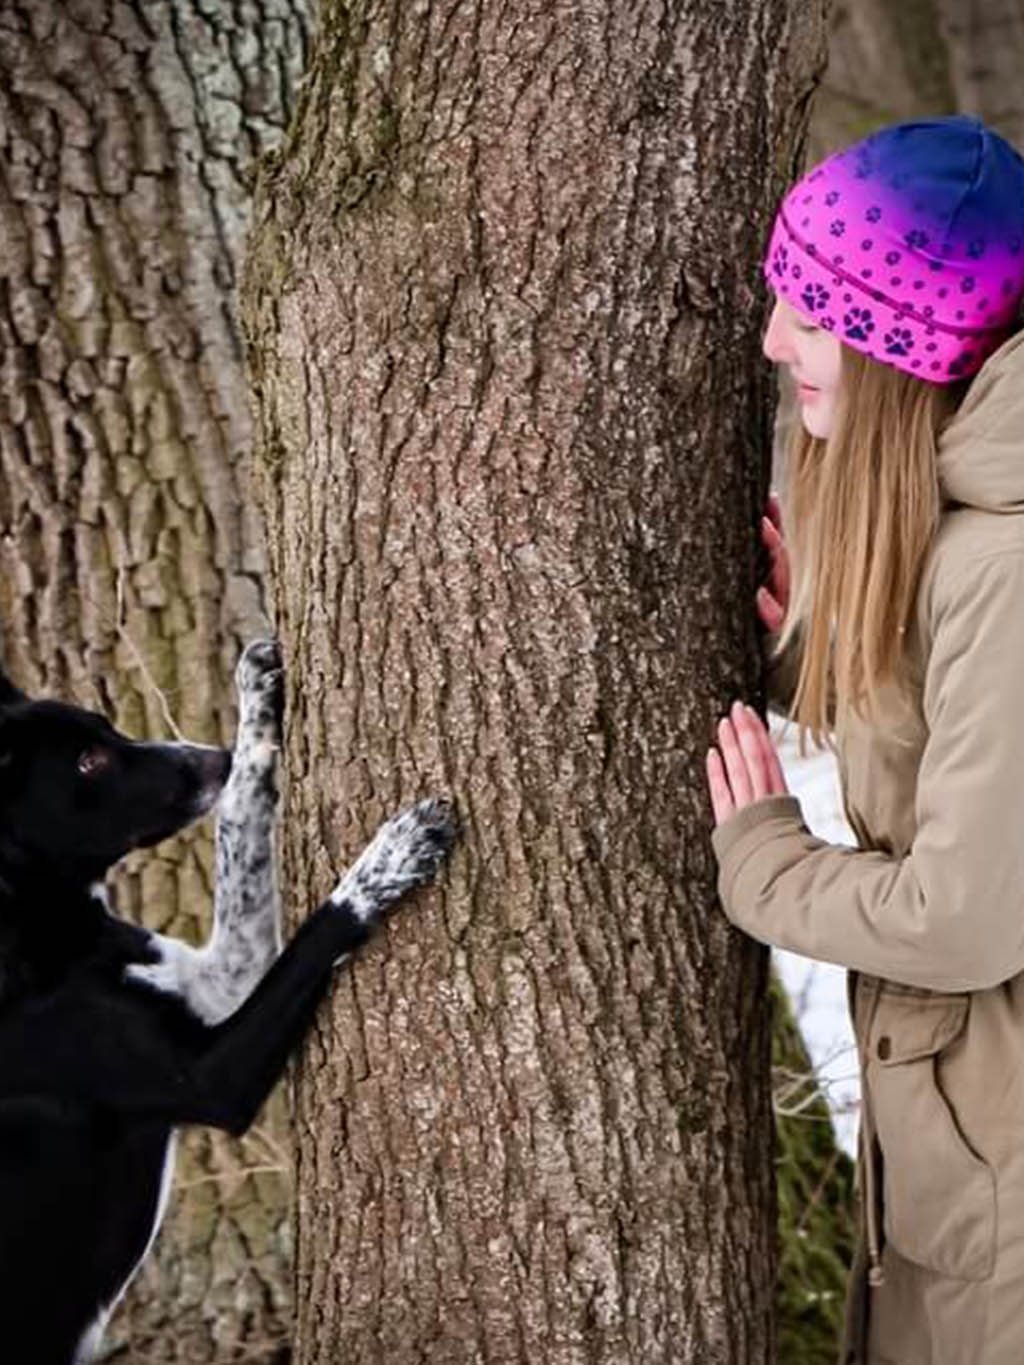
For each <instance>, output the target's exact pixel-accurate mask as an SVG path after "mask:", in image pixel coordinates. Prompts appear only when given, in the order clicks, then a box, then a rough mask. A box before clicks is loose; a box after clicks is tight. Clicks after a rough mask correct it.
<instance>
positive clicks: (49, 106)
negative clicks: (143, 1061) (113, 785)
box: [0, 0, 309, 1362]
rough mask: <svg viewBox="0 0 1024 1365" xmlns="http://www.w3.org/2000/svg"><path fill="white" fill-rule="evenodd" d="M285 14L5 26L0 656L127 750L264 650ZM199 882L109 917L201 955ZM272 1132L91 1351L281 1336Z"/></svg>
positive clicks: (189, 869) (283, 1293)
mask: <svg viewBox="0 0 1024 1365" xmlns="http://www.w3.org/2000/svg"><path fill="white" fill-rule="evenodd" d="M308 8H309V6H308V3H307V0H262V3H251V4H250V3H243V4H228V3H227V2H226V0H210V3H205V4H203V5H201V6H200V5H196V4H192V3H189V2H188V0H160V2H159V3H145V4H144V3H142V2H141V0H77V2H76V0H6V3H5V4H4V7H3V22H2V25H0V119H2V133H3V146H2V153H0V155H2V174H0V197H2V199H0V215H2V229H0V232H2V235H0V252H2V280H0V343H2V359H0V404H2V407H0V621H2V626H3V642H4V657H5V660H6V662H7V664H8V666H9V667H10V670H11V672H12V674H13V675H14V676H15V677H16V678H17V680H18V681H19V682H21V683H22V684H23V685H25V686H27V687H28V688H30V689H33V690H38V691H43V692H48V693H53V694H58V695H62V696H65V697H74V698H77V699H78V700H79V701H81V702H83V703H85V704H93V705H97V706H100V707H102V708H103V709H104V710H106V711H107V712H108V714H110V715H111V717H112V718H114V719H115V720H116V721H117V723H118V724H120V725H121V726H123V727H124V728H125V729H126V730H127V731H128V732H129V733H132V734H136V735H143V734H148V735H153V736H156V735H159V734H166V731H167V721H168V715H173V716H174V718H175V719H176V721H177V723H178V725H179V726H180V727H181V729H182V730H183V731H184V732H185V733H187V734H188V735H189V736H191V737H193V738H196V739H201V740H208V741H214V740H221V741H225V740H229V738H230V736H231V733H232V730H233V697H232V688H231V678H232V671H233V667H234V662H235V659H236V657H237V654H238V651H239V647H240V646H241V644H242V643H243V642H244V641H245V640H246V639H248V638H251V637H252V636H253V635H254V634H258V633H263V632H265V630H266V602H265V600H264V583H263V574H264V552H263V548H262V543H261V536H260V534H259V533H258V531H257V523H256V519H255V518H254V517H253V515H252V510H251V506H247V505H246V496H247V495H246V492H245V468H244V466H245V463H246V459H247V455H248V447H249V441H250V421H249V415H248V408H247V401H248V400H247V391H246V387H245V380H244V375H243V371H242V364H241V346H240V341H239V337H238V332H237V326H236V315H235V307H234V301H233V300H234V288H235V275H236V269H237V261H238V256H239V252H240V248H241V239H242V234H243V232H244V229H245V227H246V223H247V217H248V204H249V200H250V186H251V163H252V161H253V159H254V158H255V157H256V156H257V155H258V154H259V153H260V152H261V151H262V150H263V149H264V148H265V147H267V146H268V145H271V144H273V143H274V142H275V141H276V140H277V138H278V137H279V136H280V134H281V131H282V129H283V126H284V122H285V119H286V115H287V113H288V110H289V108H290V106H291V104H292V102H293V99H294V94H295V88H296V84H297V79H298V76H299V72H300V70H301V67H302V65H303V61H304V57H305V53H306V48H307V46H308V40H309V27H308V25H309V20H308ZM211 878H212V856H211V843H210V837H209V830H208V829H204V830H203V831H201V832H199V833H193V834H190V835H189V836H187V837H185V838H184V839H182V840H180V841H178V842H177V843H175V844H173V845H165V846H163V847H162V848H161V850H160V851H159V853H157V854H147V855H146V856H145V857H144V858H141V857H140V858H139V859H138V860H137V861H135V862H134V863H133V864H132V866H131V868H130V870H129V872H128V874H127V875H126V876H125V877H124V878H123V879H122V880H121V883H120V886H119V904H120V906H121V908H122V909H123V910H126V911H127V912H129V913H130V914H132V915H134V916H136V917H140V918H141V917H144V918H145V920H146V922H147V923H149V924H151V925H153V926H154V927H157V928H160V929H166V930H170V931H171V932H177V933H181V934H184V935H186V936H188V937H191V938H193V939H198V938H199V937H200V936H201V933H202V931H203V926H205V925H206V924H207V923H208V920H207V907H208V904H209V899H210V892H211ZM275 1112H276V1117H274V1116H270V1117H268V1121H267V1126H266V1131H267V1135H268V1139H267V1141H261V1140H260V1138H259V1136H258V1135H257V1136H256V1137H254V1138H253V1139H252V1140H250V1141H249V1142H248V1143H247V1144H246V1145H245V1146H243V1147H239V1146H238V1145H237V1144H231V1143H228V1142H227V1141H226V1140H222V1139H220V1138H219V1137H213V1136H197V1137H195V1138H194V1139H193V1140H191V1141H190V1142H189V1143H187V1144H186V1145H185V1148H184V1154H183V1157H182V1159H181V1160H179V1176H180V1180H181V1183H180V1184H179V1187H178V1189H179V1192H178V1194H177V1195H176V1197H175V1203H174V1206H173V1212H172V1216H171V1217H170V1218H169V1220H168V1222H167V1223H166V1224H165V1227H164V1231H163V1233H162V1236H161V1239H160V1241H159V1243H158V1248H157V1251H156V1254H155V1257H154V1258H153V1260H151V1261H150V1263H149V1265H148V1266H147V1268H146V1270H145V1271H144V1272H143V1274H142V1276H141V1278H140V1281H139V1282H138V1284H137V1286H136V1289H135V1290H134V1291H133V1293H132V1295H131V1298H130V1300H129V1304H128V1306H127V1308H126V1309H123V1310H122V1311H121V1313H120V1314H119V1315H118V1317H117V1319H115V1324H114V1327H113V1329H112V1333H111V1335H112V1337H113V1338H114V1340H115V1341H116V1340H118V1339H121V1340H130V1343H131V1346H130V1358H131V1360H132V1361H133V1362H143V1361H156V1360H160V1361H165V1360H166V1361H171V1360H174V1361H177V1360H182V1361H184V1360H188V1361H204V1360H212V1359H214V1358H216V1359H217V1360H225V1361H226V1360H230V1359H234V1358H236V1355H237V1354H239V1353H240V1352H241V1351H243V1350H244V1352H245V1358H246V1359H247V1360H256V1359H266V1358H268V1356H269V1352H270V1343H275V1344H276V1345H275V1349H276V1346H279V1345H280V1342H281V1340H282V1338H283V1337H284V1336H285V1334H286V1333H287V1331H288V1311H287V1309H288V1304H287V1299H288V1287H289V1286H288V1283H287V1279H286V1271H285V1264H286V1254H287V1251H288V1246H289V1241H290V1228H289V1226H288V1218H287V1193H288V1173H287V1171H285V1170H283V1169H281V1167H282V1160H281V1157H280V1155H279V1151H280V1146H279V1144H278V1143H277V1142H276V1141H275V1139H274V1134H275V1133H280V1132H281V1129H282V1119H283V1102H282V1100H281V1099H278V1101H277V1102H276V1105H275ZM268 1142H269V1144H270V1145H269V1146H268ZM172 1330H173V1334H174V1336H173V1339H172V1337H171V1332H172ZM261 1342H265V1343H267V1350H266V1351H261V1349H260V1343H261ZM235 1343H238V1347H239V1349H238V1352H236V1351H235V1349H234V1344H235Z"/></svg>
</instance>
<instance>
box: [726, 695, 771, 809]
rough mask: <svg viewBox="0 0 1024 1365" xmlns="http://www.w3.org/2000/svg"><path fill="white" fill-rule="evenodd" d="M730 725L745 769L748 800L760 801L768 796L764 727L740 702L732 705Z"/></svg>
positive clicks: (751, 711)
mask: <svg viewBox="0 0 1024 1365" xmlns="http://www.w3.org/2000/svg"><path fill="white" fill-rule="evenodd" d="M732 723H733V729H734V730H735V731H736V739H737V744H738V747H739V751H740V755H741V756H742V759H743V763H744V766H745V768H746V776H747V784H748V786H749V788H750V799H751V800H752V801H760V800H761V799H762V798H763V797H765V796H767V795H768V763H767V760H766V755H765V749H764V743H763V741H762V734H763V733H764V726H763V725H762V724H761V720H760V718H759V716H758V714H757V712H756V711H754V710H753V709H752V708H751V707H749V706H745V705H744V704H743V703H742V702H740V701H737V702H734V703H733V707H732Z"/></svg>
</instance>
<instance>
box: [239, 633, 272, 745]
mask: <svg viewBox="0 0 1024 1365" xmlns="http://www.w3.org/2000/svg"><path fill="white" fill-rule="evenodd" d="M235 685H236V687H237V688H238V730H239V738H241V737H242V735H243V734H245V735H247V737H249V738H251V739H253V740H254V741H256V742H260V741H262V742H264V743H270V744H273V745H278V744H280V742H281V730H282V722H283V719H284V668H283V667H282V664H281V647H280V645H279V644H278V643H277V641H276V640H253V641H252V642H251V643H250V644H248V645H246V647H245V649H244V650H243V651H242V656H241V658H240V659H239V660H238V667H237V668H236V669H235Z"/></svg>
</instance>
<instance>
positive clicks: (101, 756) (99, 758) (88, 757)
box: [78, 745, 110, 777]
mask: <svg viewBox="0 0 1024 1365" xmlns="http://www.w3.org/2000/svg"><path fill="white" fill-rule="evenodd" d="M109 767H110V750H109V749H101V748H100V747H99V746H98V745H97V746H95V747H94V748H92V749H85V750H83V751H82V753H80V754H79V755H78V771H79V772H80V773H81V774H82V776H83V777H95V776H96V774H97V773H102V772H105V771H106V769H107V768H109Z"/></svg>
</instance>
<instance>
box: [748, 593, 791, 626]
mask: <svg viewBox="0 0 1024 1365" xmlns="http://www.w3.org/2000/svg"><path fill="white" fill-rule="evenodd" d="M754 600H755V601H756V603H757V614H758V616H759V617H760V618H761V624H762V625H763V626H764V628H765V630H768V631H771V633H772V634H773V635H774V634H775V632H776V631H778V630H781V629H782V623H783V621H784V620H785V619H786V613H785V611H784V610H783V608H782V605H781V603H780V602H779V601H778V600H777V599H776V598H775V597H773V596H772V594H771V591H770V590H769V589H768V588H758V590H757V595H756V597H755V599H754Z"/></svg>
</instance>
